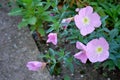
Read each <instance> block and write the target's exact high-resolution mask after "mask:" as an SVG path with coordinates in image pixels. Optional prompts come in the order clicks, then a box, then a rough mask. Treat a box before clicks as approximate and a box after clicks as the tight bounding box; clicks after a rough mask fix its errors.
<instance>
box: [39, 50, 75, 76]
mask: <svg viewBox="0 0 120 80" xmlns="http://www.w3.org/2000/svg"><path fill="white" fill-rule="evenodd" d="M40 57H42V58H45V59H47V62H48V63H49V66H50V73H51V74H52V75H53V74H54V75H59V74H60V72H61V69H62V65H64V66H66V67H67V68H69V69H70V70H71V72H72V73H73V72H74V67H73V64H72V62H73V57H72V56H70V53H69V52H66V53H65V51H64V50H62V49H61V50H60V51H54V50H53V49H52V48H49V51H48V53H46V54H45V55H40Z"/></svg>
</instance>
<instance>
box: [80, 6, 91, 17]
mask: <svg viewBox="0 0 120 80" xmlns="http://www.w3.org/2000/svg"><path fill="white" fill-rule="evenodd" d="M92 12H93V8H92V7H91V6H87V7H85V8H82V9H80V11H79V15H83V16H86V15H89V14H92Z"/></svg>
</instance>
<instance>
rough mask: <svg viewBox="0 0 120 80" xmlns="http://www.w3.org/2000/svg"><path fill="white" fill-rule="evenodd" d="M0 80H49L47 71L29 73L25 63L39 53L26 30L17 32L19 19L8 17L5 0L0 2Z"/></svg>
mask: <svg viewBox="0 0 120 80" xmlns="http://www.w3.org/2000/svg"><path fill="white" fill-rule="evenodd" d="M0 4H1V5H2V7H1V8H0V80H51V76H50V75H49V72H48V70H47V69H45V70H43V71H38V72H32V71H29V70H28V69H27V68H26V63H27V62H28V61H31V60H36V59H37V55H38V54H39V53H40V52H39V51H38V49H37V46H36V45H35V42H34V40H33V38H32V36H31V34H30V31H29V29H28V28H24V29H21V30H18V28H17V25H18V22H20V20H21V18H20V17H10V16H8V12H9V10H10V8H9V7H8V4H7V1H6V0H0Z"/></svg>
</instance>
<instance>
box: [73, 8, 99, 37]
mask: <svg viewBox="0 0 120 80" xmlns="http://www.w3.org/2000/svg"><path fill="white" fill-rule="evenodd" d="M74 21H75V24H76V26H77V28H78V29H80V33H81V34H82V35H83V36H86V35H87V34H90V33H92V32H93V31H94V30H95V28H96V27H99V26H100V25H101V21H100V16H99V15H98V14H97V13H96V12H94V13H93V8H92V7H91V6H87V7H85V8H81V9H80V11H79V14H78V15H76V16H75V17H74Z"/></svg>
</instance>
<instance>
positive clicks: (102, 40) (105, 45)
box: [99, 37, 109, 50]
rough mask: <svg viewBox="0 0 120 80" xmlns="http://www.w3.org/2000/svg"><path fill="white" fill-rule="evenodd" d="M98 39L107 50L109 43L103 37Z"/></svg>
mask: <svg viewBox="0 0 120 80" xmlns="http://www.w3.org/2000/svg"><path fill="white" fill-rule="evenodd" d="M99 41H100V44H101V45H102V46H103V48H104V49H105V50H108V49H109V44H108V42H107V41H106V40H105V38H103V37H101V38H99Z"/></svg>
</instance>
